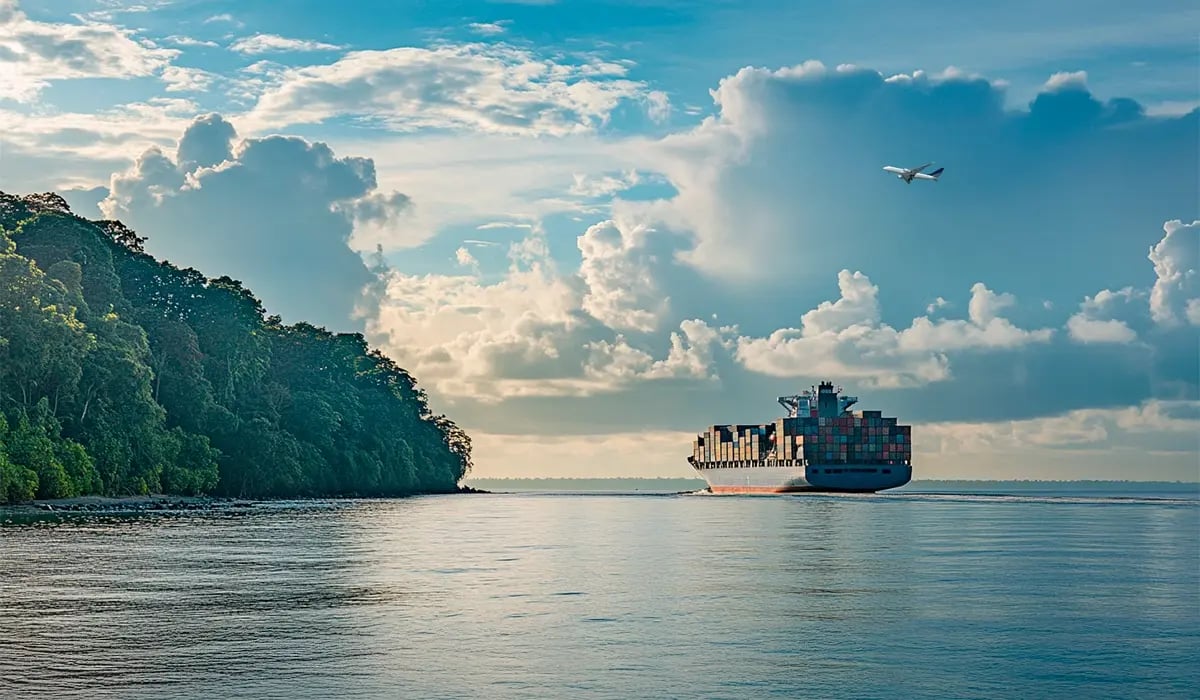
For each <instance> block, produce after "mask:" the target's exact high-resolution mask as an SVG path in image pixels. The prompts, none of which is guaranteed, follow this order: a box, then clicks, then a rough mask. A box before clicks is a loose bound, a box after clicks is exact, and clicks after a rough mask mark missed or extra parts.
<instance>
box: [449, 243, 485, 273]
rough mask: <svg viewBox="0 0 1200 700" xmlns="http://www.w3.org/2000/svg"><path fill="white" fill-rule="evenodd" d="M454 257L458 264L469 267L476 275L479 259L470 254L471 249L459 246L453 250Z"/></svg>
mask: <svg viewBox="0 0 1200 700" xmlns="http://www.w3.org/2000/svg"><path fill="white" fill-rule="evenodd" d="M454 259H455V260H456V261H458V264H459V265H461V266H463V267H466V268H470V269H471V271H473V272H474V273H475V274H476V275H478V274H479V261H478V260H476V259H475V256H474V255H471V251H469V250H467V249H466V248H463V247H460V248H459V249H458V250H456V251H454Z"/></svg>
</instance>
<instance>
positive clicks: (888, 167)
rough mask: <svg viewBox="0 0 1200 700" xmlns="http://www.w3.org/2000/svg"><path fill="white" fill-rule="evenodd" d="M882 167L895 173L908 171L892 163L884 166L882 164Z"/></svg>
mask: <svg viewBox="0 0 1200 700" xmlns="http://www.w3.org/2000/svg"><path fill="white" fill-rule="evenodd" d="M883 169H884V170H886V171H888V172H889V173H897V174H903V173H905V172H908V171H906V170H905V169H904V168H897V167H896V166H894V165H885V166H883Z"/></svg>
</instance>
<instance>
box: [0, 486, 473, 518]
mask: <svg viewBox="0 0 1200 700" xmlns="http://www.w3.org/2000/svg"><path fill="white" fill-rule="evenodd" d="M472 493H490V492H489V491H484V490H482V489H477V488H473V487H471V486H459V487H458V489H457V490H455V491H444V492H443V491H439V492H419V493H410V494H402V495H395V496H360V495H347V494H342V495H330V496H279V497H272V498H235V497H233V496H174V495H170V494H161V493H158V494H147V495H144V496H73V497H71V498H39V499H34V500H32V501H26V502H24V503H0V515H34V514H36V515H42V514H56V513H98V514H99V513H143V512H145V513H155V512H164V511H217V510H249V509H251V508H254V507H255V506H259V505H263V504H267V503H278V502H304V501H350V500H360V499H375V498H383V499H396V498H412V497H415V496H453V495H458V494H472Z"/></svg>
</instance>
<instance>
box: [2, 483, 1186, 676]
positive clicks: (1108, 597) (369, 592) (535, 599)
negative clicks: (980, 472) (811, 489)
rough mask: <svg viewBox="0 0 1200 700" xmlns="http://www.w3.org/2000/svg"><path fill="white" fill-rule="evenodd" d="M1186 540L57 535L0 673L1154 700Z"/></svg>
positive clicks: (1035, 510)
mask: <svg viewBox="0 0 1200 700" xmlns="http://www.w3.org/2000/svg"><path fill="white" fill-rule="evenodd" d="M1198 524H1200V507H1198V506H1197V505H1195V504H1185V505H1178V504H1174V505H1172V504H1165V505H1164V504H1156V503H1139V504H1133V505H1130V504H1122V505H1119V506H1107V505H1103V504H1094V503H1083V504H1081V503H1073V502H1062V503H1047V502H1043V501H1038V502H1026V501H1021V500H1015V501H1014V500H997V499H983V500H971V499H938V498H932V499H931V498H922V497H918V498H913V499H904V498H891V497H870V498H840V497H803V498H761V497H745V498H738V497H731V498H697V497H684V496H679V497H645V496H589V497H577V496H568V495H558V496H555V495H508V496H506V495H494V496H487V495H479V496H471V497H466V498H463V497H430V498H417V499H408V500H401V501H361V502H354V503H339V504H324V505H322V504H306V505H303V506H295V505H293V507H289V506H287V505H286V504H280V505H279V506H276V507H271V508H268V509H265V512H261V513H257V512H250V513H244V514H239V515H228V516H226V515H211V514H190V515H189V516H188V517H186V518H167V517H157V518H156V517H141V518H137V519H103V518H96V517H95V516H85V517H80V518H76V519H71V518H68V519H65V520H63V521H62V522H57V523H54V524H46V523H45V522H43V523H41V524H26V525H21V526H15V527H12V526H10V527H0V551H2V552H3V557H2V558H0V599H2V600H3V601H4V604H3V606H0V679H3V681H4V683H5V685H4V688H5V692H6V693H9V692H10V690H9V689H12V690H11V693H12V694H14V696H15V697H35V696H38V695H45V696H47V697H68V698H70V697H87V698H118V697H119V698H141V697H163V696H168V695H169V696H171V697H187V698H191V697H195V698H215V697H220V698H271V697H287V698H327V697H421V698H442V697H445V698H452V697H453V698H460V697H756V696H772V697H846V696H853V697H897V696H903V697H947V696H957V697H964V696H969V697H1011V696H1012V695H1014V694H1017V695H1020V694H1026V695H1036V696H1038V697H1046V696H1053V695H1055V694H1057V693H1059V692H1060V691H1061V693H1062V694H1071V695H1078V696H1088V695H1096V694H1104V693H1108V692H1112V691H1114V690H1116V692H1118V693H1119V694H1122V695H1131V696H1142V697H1147V696H1152V697H1163V696H1168V695H1171V694H1172V693H1175V694H1183V693H1184V692H1186V691H1184V690H1183V689H1184V688H1187V687H1188V684H1189V683H1195V682H1196V681H1198V680H1200V678H1197V672H1196V670H1195V669H1196V668H1197V667H1200V664H1197V663H1195V662H1196V661H1198V660H1200V658H1198V656H1200V654H1198V649H1200V639H1198V633H1197V630H1198V629H1200V606H1198V605H1197V603H1200V601H1198V600H1197V596H1198V595H1200V553H1198V552H1197V550H1196V546H1195V542H1196V540H1195V533H1196V532H1197V526H1198ZM1129 654H1135V655H1136V659H1137V664H1131V663H1129V662H1128V661H1125V660H1123V659H1128V658H1129V656H1128V655H1129ZM847 678H854V679H855V684H854V685H852V686H851V685H847Z"/></svg>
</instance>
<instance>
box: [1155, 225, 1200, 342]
mask: <svg viewBox="0 0 1200 700" xmlns="http://www.w3.org/2000/svg"><path fill="white" fill-rule="evenodd" d="M1163 231H1164V233H1165V235H1164V236H1163V238H1162V240H1161V241H1159V242H1158V243H1157V244H1155V245H1154V247H1152V248H1151V249H1150V255H1149V258H1150V261H1151V262H1152V263H1154V273H1155V275H1157V277H1158V279H1157V280H1155V282H1154V288H1153V289H1152V290H1151V291H1150V314H1151V315H1152V316H1153V317H1154V320H1155V321H1158V322H1159V323H1163V324H1175V323H1179V322H1180V321H1181V320H1183V319H1186V320H1187V321H1188V322H1189V323H1192V324H1193V325H1200V317H1198V312H1197V310H1196V309H1197V306H1198V305H1200V220H1197V221H1193V222H1192V223H1190V224H1184V223H1183V222H1182V221H1180V220H1178V219H1175V220H1173V221H1168V222H1166V223H1165V224H1163Z"/></svg>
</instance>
